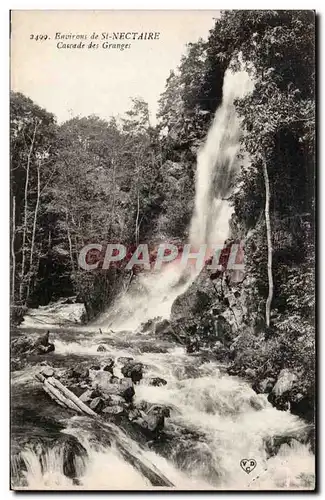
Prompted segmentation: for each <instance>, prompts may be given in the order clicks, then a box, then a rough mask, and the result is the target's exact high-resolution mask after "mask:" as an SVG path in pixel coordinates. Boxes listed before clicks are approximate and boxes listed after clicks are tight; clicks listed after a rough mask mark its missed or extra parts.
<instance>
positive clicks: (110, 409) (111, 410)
mask: <svg viewBox="0 0 325 500" xmlns="http://www.w3.org/2000/svg"><path fill="white" fill-rule="evenodd" d="M102 413H104V414H105V415H107V416H114V417H117V416H122V415H125V414H126V410H125V408H123V406H119V405H113V406H106V408H104V410H103V411H102Z"/></svg>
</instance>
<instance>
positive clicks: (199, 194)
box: [190, 70, 253, 245]
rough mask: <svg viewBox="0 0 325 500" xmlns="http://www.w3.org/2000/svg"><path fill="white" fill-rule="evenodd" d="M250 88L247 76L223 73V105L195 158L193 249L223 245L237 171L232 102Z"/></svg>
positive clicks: (236, 127)
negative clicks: (195, 247)
mask: <svg viewBox="0 0 325 500" xmlns="http://www.w3.org/2000/svg"><path fill="white" fill-rule="evenodd" d="M252 88H253V83H252V80H251V78H250V77H249V75H248V73H247V72H245V71H241V72H238V73H233V72H231V71H230V70H227V71H226V73H225V77H224V84H223V101H222V105H221V106H220V108H219V109H218V110H217V112H216V114H215V117H214V120H213V123H212V125H211V127H210V130H209V132H208V136H207V139H206V141H205V143H204V145H203V147H202V148H201V149H200V150H199V153H198V157H197V173H196V190H195V210H194V215H193V219H192V223H191V229H190V241H191V243H192V244H193V245H201V244H204V243H207V244H208V245H209V244H223V243H224V241H225V240H226V239H227V237H228V233H229V220H230V217H231V214H232V209H231V207H230V204H229V202H228V201H227V199H226V198H227V197H228V196H229V195H230V194H231V190H232V188H233V186H234V182H235V179H236V174H237V172H238V169H239V165H240V163H239V161H238V158H237V155H238V152H239V146H240V142H239V140H240V135H241V128H240V120H239V118H238V115H237V114H236V110H235V106H234V100H235V99H236V98H240V97H243V96H244V95H245V94H247V93H248V92H249V91H251V90H252Z"/></svg>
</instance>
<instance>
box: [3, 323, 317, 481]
mask: <svg viewBox="0 0 325 500" xmlns="http://www.w3.org/2000/svg"><path fill="white" fill-rule="evenodd" d="M51 338H52V340H54V342H55V345H56V351H55V353H53V354H52V355H51V360H50V362H51V363H52V364H53V366H55V367H57V368H60V367H62V368H63V367H68V366H69V364H70V363H71V362H72V361H74V362H75V361H78V360H79V361H80V362H82V361H84V360H86V359H90V358H94V359H99V358H102V359H105V357H107V356H109V357H113V358H114V359H117V358H118V357H120V356H132V357H134V358H135V359H136V360H137V361H140V362H142V363H144V365H145V368H146V369H145V378H144V379H143V380H142V381H141V382H140V384H139V385H137V386H136V388H135V389H136V395H135V402H136V403H138V402H140V401H146V402H149V403H152V404H158V403H159V404H164V405H167V406H168V407H169V408H170V409H171V415H170V418H168V419H166V423H165V438H164V439H163V440H162V441H161V442H160V443H159V444H158V446H156V447H148V446H145V445H142V444H138V443H137V442H136V440H135V439H134V436H128V435H127V434H125V435H124V436H123V439H124V440H126V441H127V445H128V447H129V448H130V449H132V450H133V452H134V453H135V454H136V456H142V457H143V458H144V459H145V460H146V461H148V463H150V464H152V465H153V466H155V467H156V468H157V469H158V470H159V471H160V473H161V474H163V476H164V477H166V478H167V479H168V480H169V481H170V483H172V484H173V485H174V487H175V488H177V489H184V490H186V489H190V490H192V489H232V490H233V489H295V488H299V489H300V488H303V489H308V488H310V487H311V486H312V484H313V472H314V455H313V454H312V452H311V451H310V449H309V446H308V445H307V444H301V442H299V441H301V440H303V441H304V440H305V438H306V435H307V431H308V426H307V425H306V424H305V423H304V422H303V421H302V420H300V419H299V418H298V417H295V416H293V415H291V414H290V413H289V412H285V411H278V410H276V409H275V408H273V407H272V406H271V405H270V403H268V402H267V400H266V396H265V395H257V394H256V393H255V392H254V391H253V390H252V389H251V387H250V386H249V385H248V384H247V383H246V382H245V381H243V380H239V379H237V378H235V377H231V376H229V375H227V374H226V373H225V367H224V366H223V365H222V364H218V363H216V362H213V361H211V360H210V361H207V360H205V359H204V357H203V358H202V356H201V357H199V356H193V355H188V354H186V353H185V351H184V349H183V348H182V347H175V345H173V343H171V342H167V341H166V340H157V338H156V337H155V336H154V335H153V334H150V333H149V334H143V333H140V332H138V333H131V332H123V331H120V332H116V333H111V334H98V333H97V334H96V333H89V330H88V329H86V328H85V329H84V330H74V329H71V331H70V332H68V333H67V332H57V333H53V334H52V337H51ZM103 342H104V343H105V345H107V346H108V352H104V353H98V352H96V349H97V346H98V344H99V343H103ZM40 368H41V366H40V365H39V364H35V365H34V366H33V367H28V368H26V369H25V370H22V371H19V372H14V373H13V375H12V411H13V428H12V441H13V443H15V444H14V445H13V448H14V450H17V452H18V451H19V452H20V456H21V459H20V461H17V457H16V458H15V460H13V461H14V462H15V463H13V467H12V469H13V472H12V484H13V486H14V487H15V488H17V489H20V488H23V489H24V488H28V489H36V490H37V489H56V490H57V489H62V490H66V489H76V490H78V489H88V490H93V489H99V490H100V489H147V488H152V487H153V486H152V485H151V483H150V481H149V480H148V478H147V477H145V476H144V475H143V474H142V473H141V472H139V470H137V469H136V468H135V467H133V466H132V465H131V464H130V463H129V462H128V461H127V460H125V458H124V457H123V455H122V454H121V453H120V452H119V450H118V449H117V447H114V445H112V443H111V439H110V434H109V433H107V429H105V425H104V424H100V425H101V426H100V427H99V428H98V425H99V424H98V423H95V422H92V421H91V420H92V419H91V418H88V417H80V416H73V415H71V414H70V415H66V414H65V412H64V410H62V409H61V408H60V407H58V406H56V405H55V403H53V402H52V401H51V400H49V399H48V398H47V397H46V395H45V393H42V392H40V389H39V386H38V383H37V382H36V381H35V379H34V374H35V373H36V371H37V369H40ZM156 376H160V377H163V378H164V379H165V380H166V381H167V385H165V386H161V387H153V386H149V385H148V379H149V378H150V377H156ZM21 413H22V418H21V419H18V416H19V415H21ZM49 422H51V425H52V427H53V426H54V425H55V424H57V425H60V426H61V427H62V428H61V429H60V431H59V432H60V433H67V434H70V435H72V436H75V438H77V439H78V441H79V442H80V443H81V444H82V445H83V446H84V448H85V449H86V450H87V455H88V456H87V458H85V459H84V460H81V459H79V462H78V457H77V459H76V469H77V474H76V476H77V477H76V479H77V481H76V480H75V479H71V478H69V477H67V476H66V475H65V474H64V467H63V446H61V447H60V446H59V445H56V446H54V447H53V445H51V444H49V443H48V442H47V440H46V435H47V434H48V433H50V432H51V428H49V427H48V426H49ZM22 435H24V440H25V441H26V444H25V445H23V446H22V447H21V444H22V438H21V436H22ZM33 440H36V442H37V443H39V444H38V446H39V450H38V451H37V448H36V449H35V446H34V447H33V446H31V444H30V443H32V442H33ZM16 441H17V442H16ZM243 458H254V459H255V460H256V462H257V467H256V469H254V471H252V472H251V473H250V474H249V475H248V474H246V473H245V472H244V471H243V470H242V469H241V467H240V460H241V459H243ZM84 462H85V463H84ZM17 464H18V465H17Z"/></svg>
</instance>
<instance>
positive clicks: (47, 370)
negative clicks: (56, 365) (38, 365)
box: [41, 366, 54, 378]
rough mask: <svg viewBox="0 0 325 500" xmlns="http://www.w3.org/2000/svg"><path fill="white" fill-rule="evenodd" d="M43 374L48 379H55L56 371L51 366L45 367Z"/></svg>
mask: <svg viewBox="0 0 325 500" xmlns="http://www.w3.org/2000/svg"><path fill="white" fill-rule="evenodd" d="M41 374H42V375H44V377H46V378H48V377H53V375H54V370H53V368H52V367H51V366H45V367H44V368H42V370H41Z"/></svg>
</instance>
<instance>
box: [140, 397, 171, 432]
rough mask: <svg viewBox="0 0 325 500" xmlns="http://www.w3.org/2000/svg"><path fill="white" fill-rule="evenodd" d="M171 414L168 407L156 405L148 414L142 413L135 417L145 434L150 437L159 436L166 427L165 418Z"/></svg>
mask: <svg viewBox="0 0 325 500" xmlns="http://www.w3.org/2000/svg"><path fill="white" fill-rule="evenodd" d="M169 416H170V410H169V408H167V407H164V406H159V405H154V406H152V407H151V408H150V409H149V412H148V414H147V415H144V414H143V413H141V416H139V417H135V418H134V419H133V422H134V423H136V424H137V425H138V426H139V427H141V428H142V430H143V431H144V432H145V434H146V435H147V436H148V437H150V438H158V437H159V434H160V433H161V431H162V430H163V428H164V425H165V418H166V417H169Z"/></svg>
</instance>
